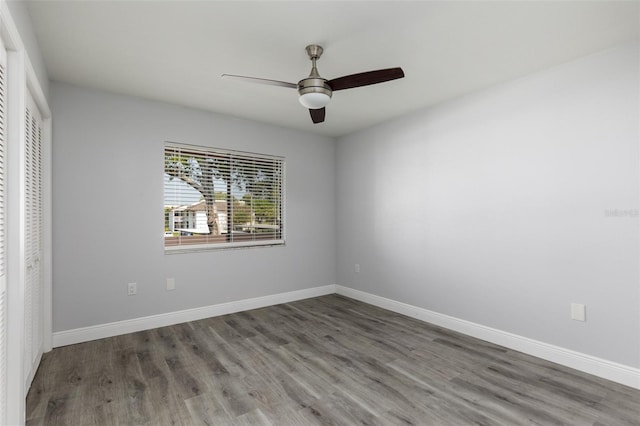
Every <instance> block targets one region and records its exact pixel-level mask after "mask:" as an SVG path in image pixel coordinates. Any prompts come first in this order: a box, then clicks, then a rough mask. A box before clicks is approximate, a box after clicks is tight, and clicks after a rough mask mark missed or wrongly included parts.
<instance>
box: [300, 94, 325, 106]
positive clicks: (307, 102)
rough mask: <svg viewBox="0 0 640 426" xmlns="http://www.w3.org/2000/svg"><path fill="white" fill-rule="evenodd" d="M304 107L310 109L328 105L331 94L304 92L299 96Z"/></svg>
mask: <svg viewBox="0 0 640 426" xmlns="http://www.w3.org/2000/svg"><path fill="white" fill-rule="evenodd" d="M298 100H299V101H300V103H301V104H302V106H303V107H305V108H308V109H320V108H324V107H325V106H327V104H328V103H329V101H330V100H331V96H329V95H327V94H326V93H319V92H311V93H303V94H302V95H300V97H299V98H298Z"/></svg>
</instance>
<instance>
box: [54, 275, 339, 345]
mask: <svg viewBox="0 0 640 426" xmlns="http://www.w3.org/2000/svg"><path fill="white" fill-rule="evenodd" d="M335 292H336V286H335V285H333V284H332V285H326V286H322V287H314V288H308V289H304V290H296V291H290V292H287V293H279V294H272V295H269V296H262V297H255V298H252V299H243V300H238V301H234V302H228V303H220V304H218V305H210V306H203V307H201V308H193V309H186V310H183V311H177V312H169V313H166V314H159V315H151V316H148V317H142V318H134V319H130V320H124V321H117V322H111V323H107V324H99V325H94V326H90V327H82V328H76V329H73V330H65V331H59V332H55V333H53V347H54V348H57V347H59V346H66V345H73V344H75V343H82V342H88V341H91V340H96V339H103V338H105V337H113V336H119V335H121V334H127V333H134V332H136V331H143V330H150V329H153V328H158V327H165V326H168V325H174V324H180V323H183V322H188V321H196V320H200V319H204V318H210V317H215V316H218V315H226V314H232V313H234V312H241V311H248V310H250V309H257V308H264V307H266V306H272V305H277V304H280V303H288V302H294V301H296V300H302V299H308V298H310V297H318V296H324V295H327V294H333V293H335Z"/></svg>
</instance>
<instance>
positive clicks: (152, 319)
mask: <svg viewBox="0 0 640 426" xmlns="http://www.w3.org/2000/svg"><path fill="white" fill-rule="evenodd" d="M333 293H337V294H339V295H342V296H346V297H350V298H352V299H355V300H359V301H361V302H364V303H368V304H370V305H374V306H378V307H380V308H383V309H387V310H389V311H392V312H397V313H399V314H403V315H407V316H409V317H411V318H416V319H419V320H421V321H425V322H428V323H431V324H435V325H438V326H440V327H444V328H448V329H450V330H454V331H457V332H459V333H463V334H466V335H469V336H473V337H476V338H478V339H482V340H485V341H487V342H491V343H495V344H497V345H500V346H504V347H506V348H509V349H513V350H517V351H520V352H523V353H526V354H528V355H532V356H535V357H538V358H542V359H545V360H547V361H551V362H555V363H557V364H560V365H564V366H566V367H570V368H574V369H576V370H579V371H582V372H585V373H588V374H593V375H594V376H598V377H602V378H604V379H607V380H611V381H613V382H617V383H621V384H623V385H627V386H630V387H633V388H636V389H640V369H638V368H634V367H630V366H626V365H622V364H618V363H615V362H612V361H608V360H605V359H602V358H597V357H594V356H591V355H587V354H583V353H580V352H576V351H572V350H569V349H565V348H561V347H559V346H554V345H550V344H548V343H544V342H540V341H537V340H533V339H529V338H527V337H523V336H519V335H516V334H512V333H507V332H505V331H501V330H497V329H495V328H491V327H486V326H483V325H480V324H476V323H473V322H470V321H466V320H462V319H459V318H455V317H451V316H449V315H443V314H440V313H437V312H433V311H430V310H428V309H424V308H420V307H417V306H413V305H409V304H406V303H402V302H397V301H395V300H391V299H387V298H384V297H381V296H376V295H374V294H371V293H366V292H363V291H360V290H355V289H352V288H348V287H344V286H341V285H326V286H322V287H313V288H308V289H304V290H297V291H291V292H287V293H279V294H273V295H269V296H261V297H255V298H252V299H244V300H237V301H234V302H228V303H221V304H217V305H210V306H203V307H201V308H194V309H186V310H183V311H176V312H170V313H166V314H158V315H151V316H147V317H142V318H134V319H130V320H124V321H118V322H112V323H108V324H99V325H94V326H90V327H83V328H76V329H73V330H65V331H59V332H55V333H53V346H54V347H60V346H66V345H72V344H75V343H82V342H88V341H91V340H96V339H102V338H105V337H112V336H118V335H121V334H126V333H134V332H137V331H143V330H149V329H153V328H157V327H164V326H168V325H173V324H180V323H183V322H187V321H196V320H199V319H204V318H210V317H215V316H219V315H226V314H232V313H234V312H242V311H246V310H250V309H257V308H263V307H266V306H272V305H277V304H279V303H288V302H294V301H296V300H302V299H308V298H311V297H318V296H325V295H328V294H333Z"/></svg>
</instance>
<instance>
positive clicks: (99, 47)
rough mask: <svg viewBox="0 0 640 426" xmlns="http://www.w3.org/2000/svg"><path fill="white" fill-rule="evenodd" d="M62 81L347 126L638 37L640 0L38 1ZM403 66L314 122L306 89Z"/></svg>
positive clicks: (40, 26) (45, 50) (40, 33)
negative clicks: (315, 58)
mask: <svg viewBox="0 0 640 426" xmlns="http://www.w3.org/2000/svg"><path fill="white" fill-rule="evenodd" d="M29 11H30V13H31V16H32V20H33V25H34V27H35V30H36V34H37V37H38V41H39V44H40V47H41V50H42V54H43V56H44V61H45V65H46V68H47V71H48V74H49V77H50V79H51V80H54V81H63V82H69V83H73V84H77V85H81V86H87V87H94V88H98V89H103V90H107V91H111V92H117V93H124V94H130V95H135V96H140V97H143V98H147V99H153V100H158V101H164V102H170V103H174V104H179V105H184V106H189V107H195V108H200V109H204V110H208V111H214V112H218V113H222V114H228V115H232V116H237V117H244V118H248V119H251V120H256V121H261V122H266V123H272V124H276V125H280V126H285V127H290V128H296V129H302V130H305V131H311V132H317V133H320V134H324V135H330V136H340V135H344V134H348V133H350V132H353V131H356V130H359V129H361V128H365V127H368V126H371V125H373V124H376V123H378V122H380V121H384V120H387V119H390V118H393V117H397V116H400V115H402V114H406V113H408V112H410V111H414V110H417V109H420V108H424V107H427V106H430V105H433V104H436V103H439V102H442V101H445V100H447V99H451V98H454V97H458V96H461V95H463V94H465V93H469V92H472V91H476V90H480V89H483V88H486V87H489V86H491V85H494V84H496V83H500V82H504V81H508V80H512V79H515V78H518V77H520V76H524V75H526V74H529V73H532V72H535V71H538V70H541V69H544V68H548V67H551V66H554V65H557V64H560V63H562V62H566V61H569V60H572V59H575V58H577V57H580V56H583V55H587V54H590V53H593V52H597V51H600V50H603V49H606V48H609V47H612V46H615V45H618V44H621V43H624V42H627V41H630V40H631V39H638V38H639V37H640V33H639V28H640V22H639V19H640V18H639V16H640V2H638V1H630V2H612V1H600V2H582V1H546V2H538V1H531V2H530V1H501V2H490V1H470V2H461V1H430V2H415V1H414V2H400V1H385V2H381V1H377V2H354V1H349V2H336V1H331V2H314V1H300V2H282V1H278V2H267V1H259V2H238V1H236V2H217V1H135V2H134V1H30V2H29ZM310 43H318V44H321V45H322V46H324V48H325V52H324V55H323V56H322V58H321V59H320V61H319V62H318V69H319V71H320V74H321V75H322V76H323V77H325V78H327V79H332V78H335V77H339V76H343V75H348V74H353V73H357V72H362V71H369V70H373V69H379V68H389V67H395V66H401V67H402V68H403V69H404V71H405V74H406V77H405V78H404V79H401V80H396V81H392V82H388V83H384V84H379V85H375V86H368V87H361V88H357V89H351V90H345V91H339V92H336V93H334V96H333V99H332V101H331V103H330V104H329V106H328V107H327V119H326V122H325V123H322V124H316V125H314V124H313V123H311V120H310V118H309V113H308V111H307V110H305V109H304V108H303V107H302V106H300V105H299V103H298V101H297V93H296V91H295V90H294V89H287V88H282V87H275V86H264V85H256V84H249V83H243V82H237V81H229V80H223V79H221V78H220V75H221V74H223V73H229V74H241V75H248V76H254V77H263V78H271V79H276V80H283V81H289V82H293V83H296V82H297V81H298V80H300V79H301V78H304V77H306V76H307V75H308V73H309V70H310V61H309V60H308V58H307V56H306V53H305V51H304V47H305V46H306V45H307V44H310Z"/></svg>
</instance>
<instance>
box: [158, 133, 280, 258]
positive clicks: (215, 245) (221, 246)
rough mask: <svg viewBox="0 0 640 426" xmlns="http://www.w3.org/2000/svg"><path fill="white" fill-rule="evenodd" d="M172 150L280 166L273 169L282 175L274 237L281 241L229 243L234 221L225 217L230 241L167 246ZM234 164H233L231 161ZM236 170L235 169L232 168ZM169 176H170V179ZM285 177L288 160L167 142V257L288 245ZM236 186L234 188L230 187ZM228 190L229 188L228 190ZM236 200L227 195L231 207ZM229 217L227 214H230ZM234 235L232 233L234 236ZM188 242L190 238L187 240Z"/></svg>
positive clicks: (164, 225)
mask: <svg viewBox="0 0 640 426" xmlns="http://www.w3.org/2000/svg"><path fill="white" fill-rule="evenodd" d="M171 150H175V151H177V152H179V151H180V150H184V151H186V152H191V153H202V154H203V156H211V157H225V156H227V157H229V158H230V159H238V158H241V159H256V160H259V161H269V162H274V163H275V164H277V167H274V168H273V169H272V170H276V171H278V172H279V174H278V180H277V184H276V186H278V187H279V189H280V190H279V198H276V203H277V205H278V215H277V218H276V221H278V222H279V228H278V229H277V231H276V232H275V233H277V234H278V236H279V238H269V239H251V240H245V241H242V240H240V241H228V239H229V237H228V231H229V230H231V231H232V230H233V227H234V225H233V216H231V220H230V219H229V217H228V214H227V216H226V221H227V222H226V227H227V233H225V234H222V233H221V235H225V236H227V237H226V238H227V241H220V242H206V243H202V244H198V243H188V242H186V243H183V242H181V241H180V240H178V242H177V244H175V245H174V244H171V245H167V235H166V223H167V222H166V221H167V216H166V215H167V212H166V208H167V205H166V204H165V203H166V199H167V193H166V191H167V189H166V177H167V176H168V175H169V174H168V173H167V172H166V158H167V154H168V153H170V151H171ZM230 161H231V160H230ZM231 167H233V166H231ZM169 176H170V175H169ZM285 176H286V161H285V157H283V156H279V155H273V154H263V153H256V152H248V151H239V150H232V149H227V148H218V147H211V146H203V145H191V144H185V143H180V142H173V141H165V142H164V145H163V179H165V182H164V183H163V191H162V193H163V213H162V214H163V229H165V234H164V236H163V248H164V253H165V254H179V253H193V252H202V251H216V250H229V249H240V248H257V247H280V246H284V245H285V239H286V235H285V229H286V215H285V212H286V208H285V206H286V197H285V194H286V191H285V189H286V188H285V180H286V179H285ZM174 178H175V179H180V178H179V177H174ZM231 185H233V184H231ZM228 188H229V187H228ZM232 199H233V195H232V193H227V194H226V202H227V203H229V201H230V200H232ZM227 213H228V212H227ZM231 235H233V232H232V233H231ZM187 238H188V237H187ZM203 238H207V235H205V236H203ZM254 238H255V237H254Z"/></svg>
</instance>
